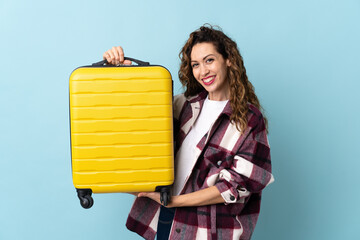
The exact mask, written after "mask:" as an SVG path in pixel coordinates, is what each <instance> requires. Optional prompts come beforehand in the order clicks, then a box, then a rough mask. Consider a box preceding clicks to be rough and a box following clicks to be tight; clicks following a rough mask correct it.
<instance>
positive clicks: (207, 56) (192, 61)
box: [191, 53, 215, 62]
mask: <svg viewBox="0 0 360 240" xmlns="http://www.w3.org/2000/svg"><path fill="white" fill-rule="evenodd" d="M210 56H215V54H212V53H210V54H209V55H206V56H205V57H203V59H202V60H205V59H206V58H207V57H210ZM191 62H197V61H196V60H191Z"/></svg>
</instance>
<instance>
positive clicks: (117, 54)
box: [111, 47, 121, 65]
mask: <svg viewBox="0 0 360 240" xmlns="http://www.w3.org/2000/svg"><path fill="white" fill-rule="evenodd" d="M111 52H112V53H113V54H114V57H115V59H114V65H119V64H120V63H121V61H120V56H119V52H118V47H113V48H112V49H111Z"/></svg>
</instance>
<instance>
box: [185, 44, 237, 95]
mask: <svg viewBox="0 0 360 240" xmlns="http://www.w3.org/2000/svg"><path fill="white" fill-rule="evenodd" d="M190 57H191V67H192V71H193V75H194V77H195V79H196V80H197V81H198V82H199V83H200V84H201V85H202V86H203V87H204V88H205V89H206V91H208V93H209V99H210V100H215V101H223V100H227V99H229V97H230V86H229V81H228V79H227V68H228V67H229V66H230V62H229V60H225V59H224V58H223V57H222V55H221V54H220V53H218V52H217V51H216V48H215V46H214V44H212V43H205V42H204V43H197V44H196V45H194V46H193V48H192V51H191V55H190Z"/></svg>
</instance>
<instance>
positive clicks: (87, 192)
mask: <svg viewBox="0 0 360 240" xmlns="http://www.w3.org/2000/svg"><path fill="white" fill-rule="evenodd" d="M76 191H77V193H78V197H79V199H80V205H81V206H82V207H83V208H85V209H89V208H91V207H92V206H93V205H94V199H93V198H92V197H91V194H92V191H91V189H76Z"/></svg>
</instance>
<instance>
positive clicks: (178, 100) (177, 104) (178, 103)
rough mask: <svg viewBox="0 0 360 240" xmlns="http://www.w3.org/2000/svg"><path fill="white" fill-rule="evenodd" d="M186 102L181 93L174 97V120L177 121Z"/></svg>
mask: <svg viewBox="0 0 360 240" xmlns="http://www.w3.org/2000/svg"><path fill="white" fill-rule="evenodd" d="M186 100H187V99H186V97H185V96H184V94H183V93H181V94H178V95H175V96H174V99H173V108H174V117H175V118H176V119H179V115H180V112H181V109H182V108H183V107H184V104H185V102H186Z"/></svg>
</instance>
